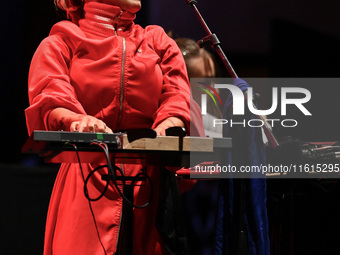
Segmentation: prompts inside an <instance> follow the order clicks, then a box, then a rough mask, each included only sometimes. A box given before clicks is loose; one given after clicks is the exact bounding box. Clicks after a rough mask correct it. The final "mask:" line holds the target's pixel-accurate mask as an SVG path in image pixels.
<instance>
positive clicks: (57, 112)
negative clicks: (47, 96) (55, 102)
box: [48, 108, 113, 134]
mask: <svg viewBox="0 0 340 255" xmlns="http://www.w3.org/2000/svg"><path fill="white" fill-rule="evenodd" d="M48 123H49V129H50V130H65V131H71V132H74V131H78V132H98V133H110V134H112V133H113V132H112V130H111V129H110V128H109V127H108V126H107V125H106V124H105V123H104V122H103V121H102V120H100V119H97V118H95V117H93V116H90V115H86V114H77V113H75V112H72V111H70V110H68V109H65V108H56V109H54V110H52V111H51V112H50V114H49V117H48Z"/></svg>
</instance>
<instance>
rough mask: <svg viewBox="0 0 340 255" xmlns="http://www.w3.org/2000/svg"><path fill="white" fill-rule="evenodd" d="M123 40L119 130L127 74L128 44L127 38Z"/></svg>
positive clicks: (119, 127)
mask: <svg viewBox="0 0 340 255" xmlns="http://www.w3.org/2000/svg"><path fill="white" fill-rule="evenodd" d="M122 39H123V56H122V72H121V77H120V98H119V101H120V105H119V115H118V130H120V129H121V120H122V112H123V100H124V72H125V57H126V42H125V37H122Z"/></svg>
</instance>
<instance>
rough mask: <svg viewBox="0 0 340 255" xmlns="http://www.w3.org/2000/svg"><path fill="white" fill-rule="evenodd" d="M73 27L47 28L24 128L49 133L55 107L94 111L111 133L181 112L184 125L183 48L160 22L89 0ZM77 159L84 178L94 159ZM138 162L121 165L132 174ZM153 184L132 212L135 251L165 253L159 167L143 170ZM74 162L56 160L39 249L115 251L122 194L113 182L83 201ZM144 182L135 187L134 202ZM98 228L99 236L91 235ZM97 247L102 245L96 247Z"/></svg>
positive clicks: (92, 185)
mask: <svg viewBox="0 0 340 255" xmlns="http://www.w3.org/2000/svg"><path fill="white" fill-rule="evenodd" d="M84 8H85V13H86V15H85V18H84V19H81V20H80V21H79V26H77V25H75V24H74V23H72V22H69V21H62V22H59V23H57V24H56V25H54V26H53V28H52V30H51V32H50V35H49V36H48V37H47V38H46V39H45V40H43V41H42V43H41V44H40V46H39V47H38V49H37V51H36V53H35V55H34V57H33V59H32V63H31V68H30V74H29V101H30V106H29V107H28V108H27V109H26V119H27V127H28V132H29V134H31V133H32V132H33V131H34V130H48V123H47V120H48V114H49V113H50V111H52V110H53V109H55V108H57V107H63V108H66V109H69V110H71V111H73V112H75V113H79V114H87V115H92V116H94V117H96V118H98V119H100V120H102V121H104V122H105V123H106V124H107V125H108V126H109V127H110V128H111V129H112V130H114V131H119V130H128V129H134V128H144V127H147V128H150V127H152V128H154V127H156V126H157V125H158V124H159V123H161V122H162V121H163V120H165V119H166V118H168V117H172V116H175V117H179V118H180V119H182V120H183V122H184V123H185V125H186V128H187V129H188V130H189V129H190V87H189V82H188V79H187V76H186V68H185V64H184V61H183V57H182V55H181V52H180V51H179V49H178V47H177V45H176V43H175V42H174V41H173V40H172V39H171V38H169V37H168V36H167V35H166V33H165V32H164V31H163V30H162V29H161V28H160V27H158V26H148V27H146V28H145V29H143V28H142V27H140V26H138V25H136V24H134V23H133V18H134V15H133V14H131V13H129V12H122V11H121V9H120V8H118V7H116V6H111V5H106V4H104V3H97V2H91V1H89V2H87V3H86V4H85V7H84ZM95 163H96V162H94V164H82V169H83V171H84V174H85V176H87V175H88V174H89V172H90V171H91V170H93V169H94V167H96V166H97V164H95ZM140 169H141V166H139V165H124V166H123V171H124V173H125V174H126V175H136V174H137V173H138V172H139V171H140ZM147 171H148V175H149V176H150V177H151V179H152V180H153V184H154V186H155V196H154V199H153V200H152V202H151V204H150V206H148V207H147V208H145V209H135V210H134V236H133V240H134V254H165V251H164V247H163V245H162V241H161V239H160V236H159V234H158V232H157V229H156V227H155V218H156V211H157V204H158V196H157V190H158V179H159V169H156V168H154V167H148V170H147ZM104 186H105V182H103V181H101V175H100V173H98V172H97V173H96V174H94V176H93V177H92V178H91V180H90V182H89V184H88V190H89V194H90V196H91V197H96V196H98V194H99V193H100V191H101V190H103V187H104ZM83 189H84V182H83V179H82V176H81V172H80V167H79V165H78V164H66V163H65V164H62V166H61V168H60V170H59V173H58V176H57V178H56V181H55V185H54V189H53V193H52V196H51V201H50V206H49V211H48V216H47V223H46V233H45V248H44V254H45V255H47V254H61V255H67V254H70V255H74V254H82V255H84V254H91V255H95V254H103V253H104V252H103V247H104V249H105V250H106V252H107V254H113V253H115V251H116V248H117V240H118V234H119V231H120V224H121V213H122V198H121V197H120V196H119V194H118V192H117V191H116V190H115V188H114V187H113V186H110V187H109V189H108V191H107V192H106V193H105V196H104V197H103V198H101V199H100V200H99V201H97V202H92V203H91V205H92V208H93V214H94V218H95V222H96V225H95V223H94V219H93V216H92V214H91V211H90V208H89V202H88V201H87V199H86V198H85V196H84V193H83ZM148 189H149V187H148V186H147V185H145V186H137V187H136V188H135V190H134V200H135V203H136V204H143V203H145V202H146V200H147V199H148V196H149V190H148ZM97 232H98V233H97ZM101 243H102V244H103V247H102V246H101Z"/></svg>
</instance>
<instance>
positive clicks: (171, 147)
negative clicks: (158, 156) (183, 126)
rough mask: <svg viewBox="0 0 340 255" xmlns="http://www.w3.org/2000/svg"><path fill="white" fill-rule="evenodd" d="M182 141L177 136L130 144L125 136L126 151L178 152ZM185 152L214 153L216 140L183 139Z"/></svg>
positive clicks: (140, 140) (137, 141) (202, 138)
mask: <svg viewBox="0 0 340 255" xmlns="http://www.w3.org/2000/svg"><path fill="white" fill-rule="evenodd" d="M180 141H181V139H180V138H178V137H175V136H158V137H157V138H155V139H152V138H142V139H138V140H136V141H133V142H132V143H130V142H129V141H128V139H127V136H126V135H124V136H123V146H122V147H123V149H124V150H159V151H178V150H179V148H180ZM182 150H183V151H205V152H213V151H214V140H213V138H210V137H192V136H191V137H183V149H182Z"/></svg>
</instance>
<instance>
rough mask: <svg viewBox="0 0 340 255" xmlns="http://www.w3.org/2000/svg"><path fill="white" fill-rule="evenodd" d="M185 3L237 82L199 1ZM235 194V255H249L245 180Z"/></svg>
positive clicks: (266, 129) (273, 141)
mask: <svg viewBox="0 0 340 255" xmlns="http://www.w3.org/2000/svg"><path fill="white" fill-rule="evenodd" d="M185 2H186V3H187V4H188V6H190V7H192V8H193V10H194V12H195V14H196V16H197V17H198V19H199V21H200V23H201V24H202V26H203V28H204V30H205V31H206V33H207V36H205V37H203V38H202V39H201V40H199V41H198V44H199V46H200V47H201V48H202V47H204V46H205V45H210V46H212V48H213V49H214V50H215V51H216V52H217V54H218V55H219V57H220V58H221V60H222V62H223V64H224V65H225V67H226V68H227V70H228V72H229V74H230V76H231V77H232V78H233V79H234V80H235V79H237V78H238V76H237V74H236V72H235V70H234V69H233V67H232V66H231V64H230V62H229V60H228V58H227V57H226V55H225V54H224V52H223V50H222V48H221V46H220V41H219V39H218V37H217V36H216V34H214V33H211V31H210V29H209V27H208V25H207V23H206V22H205V21H204V19H203V17H202V15H201V13H200V12H199V10H198V9H197V6H196V4H197V1H196V0H185ZM253 107H254V109H256V107H255V105H254V104H253ZM256 117H257V118H258V119H259V120H261V121H262V123H263V124H264V125H263V130H264V133H265V134H266V136H267V139H268V144H269V145H270V146H271V147H272V148H276V147H278V146H279V143H278V141H277V139H276V138H275V136H274V134H273V133H272V131H271V128H270V127H269V125H268V123H267V121H265V120H264V118H263V116H261V115H256ZM234 185H235V187H234V192H235V194H234V195H235V198H237V199H235V201H234V206H235V207H234V212H235V218H236V219H235V226H236V247H235V250H234V252H235V254H238V255H247V253H248V249H247V247H248V237H247V230H246V224H245V219H244V217H245V216H244V213H245V203H244V201H245V192H246V191H245V180H244V179H237V180H234Z"/></svg>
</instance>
